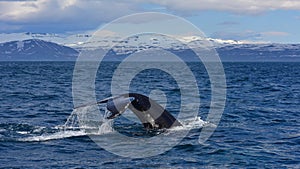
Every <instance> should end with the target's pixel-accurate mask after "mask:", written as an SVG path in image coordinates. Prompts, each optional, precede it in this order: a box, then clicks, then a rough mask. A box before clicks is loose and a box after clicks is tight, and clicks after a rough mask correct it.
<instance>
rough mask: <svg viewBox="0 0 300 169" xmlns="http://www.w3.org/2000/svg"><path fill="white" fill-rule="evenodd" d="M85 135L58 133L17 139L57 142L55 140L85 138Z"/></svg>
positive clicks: (80, 132)
mask: <svg viewBox="0 0 300 169" xmlns="http://www.w3.org/2000/svg"><path fill="white" fill-rule="evenodd" d="M85 135H87V134H86V133H85V132H83V131H59V132H57V133H53V134H45V135H41V136H32V137H27V138H21V139H18V140H19V141H28V142H31V141H49V140H57V139H64V138H69V137H78V136H85Z"/></svg>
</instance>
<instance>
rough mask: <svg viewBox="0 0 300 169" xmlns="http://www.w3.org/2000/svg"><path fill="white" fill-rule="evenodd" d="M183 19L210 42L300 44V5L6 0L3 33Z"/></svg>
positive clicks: (295, 1)
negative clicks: (158, 17) (147, 17)
mask: <svg viewBox="0 0 300 169" xmlns="http://www.w3.org/2000/svg"><path fill="white" fill-rule="evenodd" d="M149 11H154V12H163V13H168V14H173V15H177V16H180V17H183V18H185V19H187V20H188V21H190V22H191V23H193V24H194V25H196V26H197V27H198V28H200V29H201V30H202V31H203V32H204V33H205V34H206V36H208V37H212V38H219V39H233V40H245V41H262V42H279V43H300V33H298V31H299V28H300V1H299V0H264V1H260V0H226V1H224V0H185V1H182V0H147V1H145V0H114V1H110V0H0V33H16V32H36V33H46V32H47V33H62V34H64V33H76V32H85V31H89V30H95V29H97V28H99V27H100V26H101V25H104V24H106V23H108V22H110V21H112V20H114V19H116V18H118V17H121V16H124V15H128V14H133V13H137V12H149Z"/></svg>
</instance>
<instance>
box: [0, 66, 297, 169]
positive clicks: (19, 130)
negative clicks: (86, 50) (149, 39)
mask: <svg viewBox="0 0 300 169" xmlns="http://www.w3.org/2000/svg"><path fill="white" fill-rule="evenodd" d="M116 66H117V65H116V64H115V63H106V64H104V65H103V67H102V68H103V69H104V70H105V71H102V72H99V73H98V76H97V79H96V82H95V85H96V96H97V99H103V98H105V97H109V96H110V89H109V87H108V86H109V85H110V82H109V77H110V75H112V73H113V70H114V68H116ZM189 66H190V67H191V68H192V69H193V70H194V73H195V77H196V79H197V81H198V86H199V92H200V103H201V106H200V110H199V112H198V117H199V118H198V121H196V122H193V123H192V122H189V119H186V121H184V123H185V126H190V127H191V128H189V129H190V131H189V133H188V134H187V136H186V137H184V138H183V139H182V140H181V141H180V143H178V144H177V145H176V146H174V147H173V148H172V149H170V150H168V151H166V152H163V153H162V154H159V155H156V156H152V157H147V158H126V157H120V156H117V155H115V154H114V153H111V152H108V151H106V150H105V149H103V148H101V147H99V146H98V145H97V144H96V143H95V142H94V141H93V140H92V139H91V138H90V137H89V136H88V135H87V134H88V133H89V132H93V134H94V135H97V134H98V135H99V137H100V139H109V138H110V137H111V136H112V135H114V130H115V131H119V132H120V133H122V134H125V135H127V136H130V137H136V138H150V137H153V136H156V135H159V134H164V133H165V132H166V131H152V132H151V131H150V132H149V131H146V130H144V129H143V127H142V126H141V124H139V123H138V122H135V121H134V122H132V121H129V120H127V119H126V118H124V117H122V116H121V117H120V118H118V119H116V120H115V121H110V122H108V123H107V125H106V126H103V125H102V124H103V123H101V124H97V123H96V124H91V123H88V124H89V125H92V126H96V127H97V125H100V126H102V128H101V130H100V129H99V128H98V129H97V131H96V132H95V131H92V130H88V129H85V130H82V129H81V130H80V129H79V128H80V125H79V126H78V123H80V121H79V120H80V118H81V116H82V113H85V112H88V111H94V110H92V108H91V109H90V110H89V109H87V110H84V111H81V112H76V111H73V108H74V105H73V98H72V76H73V69H74V63H73V62H1V63H0V72H1V73H0V84H1V86H0V93H1V95H0V105H1V106H0V168H220V167H221V168H263V167H264V168H300V132H299V131H300V120H299V119H300V118H299V113H300V78H299V77H300V72H299V70H300V63H224V65H223V66H224V70H225V73H226V81H227V82H226V83H227V99H226V106H225V110H224V113H223V115H222V118H221V121H220V123H219V125H218V127H217V129H216V131H215V132H214V134H213V135H212V137H210V138H209V140H208V141H206V142H205V144H199V143H198V138H199V133H200V131H201V128H202V127H203V126H204V125H209V123H207V122H206V121H205V118H206V116H207V113H208V110H209V105H210V100H211V94H210V82H209V80H208V75H207V73H205V70H204V68H203V66H199V65H198V64H196V63H189ZM103 72H104V73H103ZM145 77H147V78H145ZM103 79H105V80H103ZM141 84H144V85H141ZM145 86H146V87H145ZM157 89H159V90H161V91H163V92H164V93H165V95H166V97H167V98H168V99H167V101H166V108H167V109H168V110H169V111H170V112H171V113H172V114H174V115H176V113H177V112H178V110H179V108H180V107H179V106H178V105H180V99H178V98H180V90H178V85H177V84H176V81H175V80H174V79H173V78H172V77H170V76H169V75H168V74H167V73H163V72H160V71H158V70H156V71H150V70H149V71H144V72H141V74H139V75H138V76H136V77H135V78H134V80H133V81H132V83H131V86H130V90H131V91H133V92H137V91H138V92H140V93H143V94H151V91H153V90H157ZM191 100H193V98H191ZM101 110H102V109H101ZM104 111H105V110H104ZM80 113H81V114H80ZM78 116H79V117H78ZM83 116H84V115H83ZM129 116H130V113H129ZM97 118H98V117H97ZM99 118H100V119H101V115H100V116H99ZM200 118H201V119H200ZM103 121H104V120H103V119H102V122H103ZM172 132H175V134H176V132H180V131H176V130H175V131H172ZM133 148H134V147H133ZM157 149H160V147H159V145H158V146H157Z"/></svg>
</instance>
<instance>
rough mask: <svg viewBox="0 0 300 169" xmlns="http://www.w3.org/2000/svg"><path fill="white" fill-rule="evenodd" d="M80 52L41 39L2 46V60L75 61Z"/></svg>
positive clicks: (0, 46) (0, 58)
mask: <svg viewBox="0 0 300 169" xmlns="http://www.w3.org/2000/svg"><path fill="white" fill-rule="evenodd" d="M77 55H78V52H77V51H76V50H74V49H72V48H70V47H66V46H62V45H58V44H56V43H52V42H46V41H43V40H39V39H30V40H21V41H11V42H6V43H1V44H0V60H2V61H3V60H6V61H7V60H22V61H30V60H51V61H62V60H64V61H68V60H75V59H76V57H77Z"/></svg>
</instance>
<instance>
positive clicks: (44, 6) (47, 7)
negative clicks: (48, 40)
mask: <svg viewBox="0 0 300 169" xmlns="http://www.w3.org/2000/svg"><path fill="white" fill-rule="evenodd" d="M136 11H139V8H138V7H137V6H136V5H135V4H131V3H127V2H125V1H121V0H115V1H106V0H104V1H101V0H99V1H96V0H37V1H0V22H5V23H10V24H20V25H22V27H26V26H32V25H34V24H36V25H35V26H38V25H40V26H43V27H45V26H47V25H48V26H49V27H54V25H55V26H56V27H60V26H61V27H66V28H67V27H70V29H72V28H73V27H79V25H80V27H82V28H87V27H94V28H95V27H98V26H99V25H100V24H102V23H105V22H108V21H111V20H113V19H116V18H118V17H120V16H123V15H127V14H131V13H134V12H136Z"/></svg>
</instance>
